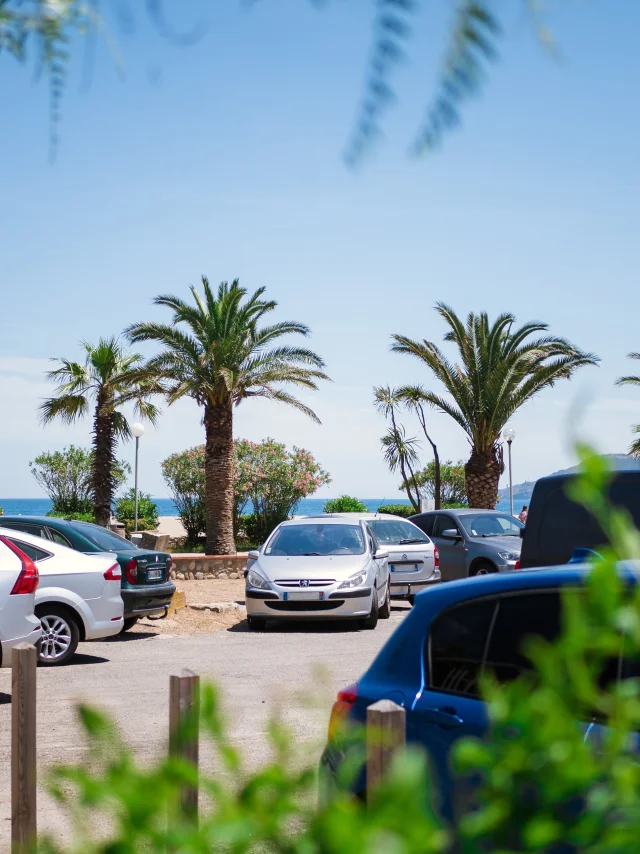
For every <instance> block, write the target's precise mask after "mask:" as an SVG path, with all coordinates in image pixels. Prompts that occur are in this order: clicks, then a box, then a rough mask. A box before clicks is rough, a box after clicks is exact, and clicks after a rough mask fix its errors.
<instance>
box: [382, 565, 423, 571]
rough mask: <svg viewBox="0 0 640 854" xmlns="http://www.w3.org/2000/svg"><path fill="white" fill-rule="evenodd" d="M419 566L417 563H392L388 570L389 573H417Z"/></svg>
mask: <svg viewBox="0 0 640 854" xmlns="http://www.w3.org/2000/svg"><path fill="white" fill-rule="evenodd" d="M419 566H420V564H417V563H401V564H398V565H396V564H395V563H392V564H391V566H390V567H389V569H390V570H391V572H417V571H418V569H419Z"/></svg>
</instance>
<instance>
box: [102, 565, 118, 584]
mask: <svg viewBox="0 0 640 854" xmlns="http://www.w3.org/2000/svg"><path fill="white" fill-rule="evenodd" d="M121 578H122V570H121V569H120V565H119V564H117V563H114V564H113V566H110V567H109V569H108V570H107V571H106V572H105V574H104V580H105V581H120V579H121Z"/></svg>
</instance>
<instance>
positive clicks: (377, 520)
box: [331, 513, 440, 604]
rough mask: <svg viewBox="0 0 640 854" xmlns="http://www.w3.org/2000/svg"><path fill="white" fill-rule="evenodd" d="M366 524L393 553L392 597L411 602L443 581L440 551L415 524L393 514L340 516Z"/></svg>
mask: <svg viewBox="0 0 640 854" xmlns="http://www.w3.org/2000/svg"><path fill="white" fill-rule="evenodd" d="M331 515H339V516H343V517H351V518H353V519H360V520H361V521H363V522H366V523H367V525H368V526H369V528H370V529H371V531H373V534H374V536H375V538H376V540H377V541H378V544H379V545H380V547H381V548H383V549H385V551H388V552H389V572H390V579H391V580H390V586H391V598H392V599H394V598H398V599H408V600H409V602H411V604H413V602H414V600H415V598H416V594H417V593H420V591H421V590H426V589H427V588H428V587H431V586H432V585H433V584H437V583H438V582H439V581H440V569H439V566H440V558H439V554H438V549H437V548H436V546H435V545H434V544H433V543H432V542H431V540H430V539H429V537H427V535H426V534H425V533H424V531H421V530H420V528H418V527H417V526H416V525H414V524H413V522H410V521H409V520H408V519H402V518H401V517H400V516H393V515H392V514H390V513H338V514H331Z"/></svg>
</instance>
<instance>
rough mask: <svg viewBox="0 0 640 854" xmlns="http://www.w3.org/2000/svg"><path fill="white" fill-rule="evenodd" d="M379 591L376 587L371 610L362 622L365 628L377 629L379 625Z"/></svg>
mask: <svg viewBox="0 0 640 854" xmlns="http://www.w3.org/2000/svg"><path fill="white" fill-rule="evenodd" d="M378 616H379V611H378V592H377V590H376V589H375V588H374V590H373V596H372V597H371V611H370V612H369V616H368V617H365V618H364V620H362V622H361V623H360V625H361V626H362V628H363V629H375V627H376V626H377V625H378Z"/></svg>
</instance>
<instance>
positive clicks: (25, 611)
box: [0, 534, 42, 667]
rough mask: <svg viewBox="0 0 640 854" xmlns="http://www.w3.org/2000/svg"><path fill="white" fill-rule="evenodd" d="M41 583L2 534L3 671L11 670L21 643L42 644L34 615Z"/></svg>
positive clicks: (0, 628) (0, 625)
mask: <svg viewBox="0 0 640 854" xmlns="http://www.w3.org/2000/svg"><path fill="white" fill-rule="evenodd" d="M38 582H39V574H38V567H37V566H36V565H35V563H34V562H33V561H32V560H31V558H30V557H29V555H27V554H25V553H24V552H23V551H21V550H20V549H19V548H18V547H17V546H15V545H14V544H13V543H12V542H10V541H9V540H8V539H7V538H6V537H3V536H2V535H1V534H0V667H11V657H12V655H11V654H12V652H13V649H14V647H16V646H17V645H18V644H19V643H32V644H35V645H36V646H37V645H38V644H39V643H40V636H41V634H42V629H41V627H40V620H39V619H38V618H37V617H36V616H35V614H34V613H33V609H34V607H35V592H36V590H37V589H38Z"/></svg>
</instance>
